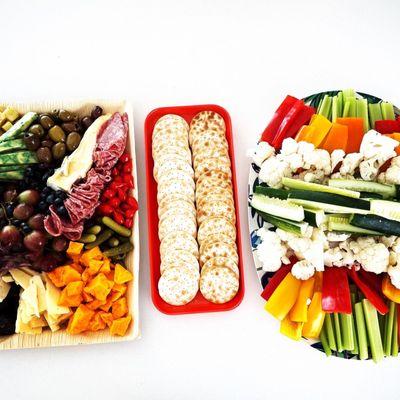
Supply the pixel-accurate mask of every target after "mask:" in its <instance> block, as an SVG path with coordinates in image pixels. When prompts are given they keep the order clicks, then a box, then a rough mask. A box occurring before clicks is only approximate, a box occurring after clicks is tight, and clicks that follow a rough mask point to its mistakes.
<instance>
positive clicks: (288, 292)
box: [264, 273, 301, 321]
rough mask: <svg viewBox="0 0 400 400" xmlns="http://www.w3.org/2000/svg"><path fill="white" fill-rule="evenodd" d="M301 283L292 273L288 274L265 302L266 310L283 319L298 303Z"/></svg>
mask: <svg viewBox="0 0 400 400" xmlns="http://www.w3.org/2000/svg"><path fill="white" fill-rule="evenodd" d="M300 285H301V281H300V280H298V279H296V278H295V277H294V276H293V275H292V273H289V274H287V275H286V276H285V278H284V279H283V281H282V282H281V283H280V284H279V286H278V287H277V288H276V289H275V291H274V293H272V295H271V297H270V298H269V300H268V301H267V303H266V304H265V307H264V308H265V310H266V311H268V312H269V313H270V314H271V315H273V316H274V317H275V318H277V319H279V320H280V321H282V320H283V319H284V318H285V317H286V315H287V314H288V313H289V311H290V309H291V308H292V307H293V305H294V303H296V300H297V297H298V294H299V289H300Z"/></svg>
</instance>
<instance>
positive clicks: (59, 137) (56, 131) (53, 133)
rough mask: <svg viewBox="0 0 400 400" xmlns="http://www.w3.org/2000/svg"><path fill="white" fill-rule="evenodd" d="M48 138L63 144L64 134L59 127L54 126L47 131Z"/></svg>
mask: <svg viewBox="0 0 400 400" xmlns="http://www.w3.org/2000/svg"><path fill="white" fill-rule="evenodd" d="M49 136H50V139H51V140H53V141H54V142H65V132H64V131H63V130H62V128H61V126H59V125H54V126H53V127H52V128H50V129H49Z"/></svg>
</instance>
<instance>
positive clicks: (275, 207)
mask: <svg viewBox="0 0 400 400" xmlns="http://www.w3.org/2000/svg"><path fill="white" fill-rule="evenodd" d="M251 206H252V207H253V208H255V209H256V210H258V211H262V212H265V213H267V214H270V215H273V216H275V217H281V218H286V219H289V220H291V221H297V222H300V221H303V220H304V210H303V207H300V206H297V205H295V204H290V203H288V202H287V201H286V200H280V199H271V198H269V197H266V196H263V195H262V194H259V193H254V195H253V199H252V200H251Z"/></svg>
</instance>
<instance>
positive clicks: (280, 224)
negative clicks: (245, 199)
mask: <svg viewBox="0 0 400 400" xmlns="http://www.w3.org/2000/svg"><path fill="white" fill-rule="evenodd" d="M257 213H258V214H259V215H261V218H262V219H263V220H264V221H266V222H269V223H270V224H272V225H274V226H275V227H276V228H280V229H282V230H283V231H286V232H290V233H294V234H295V235H298V236H303V235H305V233H306V231H307V228H308V224H307V223H306V222H293V221H289V220H288V219H284V218H279V217H275V216H274V215H270V214H266V213H264V212H262V211H258V210H257Z"/></svg>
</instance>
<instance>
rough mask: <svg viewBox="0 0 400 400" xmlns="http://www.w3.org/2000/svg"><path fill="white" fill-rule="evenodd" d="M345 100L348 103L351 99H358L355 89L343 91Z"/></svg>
mask: <svg viewBox="0 0 400 400" xmlns="http://www.w3.org/2000/svg"><path fill="white" fill-rule="evenodd" d="M342 93H343V100H344V101H346V100H347V99H349V98H352V97H356V92H355V91H354V89H343V90H342Z"/></svg>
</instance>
